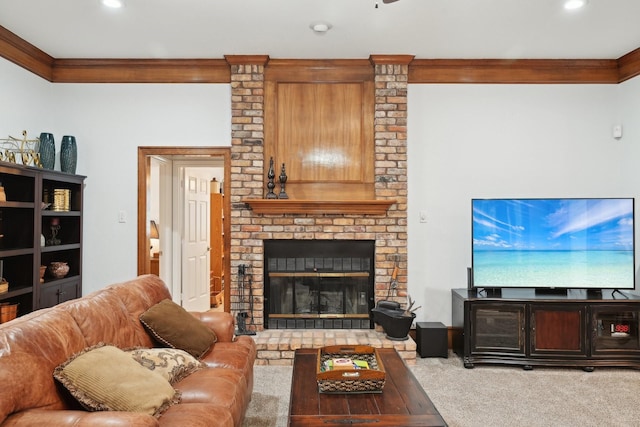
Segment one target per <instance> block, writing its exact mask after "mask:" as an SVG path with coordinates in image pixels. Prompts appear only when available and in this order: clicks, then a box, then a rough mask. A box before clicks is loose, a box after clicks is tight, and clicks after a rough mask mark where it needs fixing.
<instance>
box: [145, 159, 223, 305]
mask: <svg viewBox="0 0 640 427" xmlns="http://www.w3.org/2000/svg"><path fill="white" fill-rule="evenodd" d="M230 163H231V148H230V147H138V274H147V273H152V272H153V273H156V272H158V273H159V276H160V277H161V278H162V279H163V280H164V281H165V282H166V283H167V285H168V286H169V288H170V290H171V293H172V295H173V296H174V300H175V301H176V302H178V301H180V302H182V301H184V298H185V295H184V292H185V286H186V285H185V286H183V275H182V270H183V265H184V259H183V257H184V256H185V253H184V252H185V251H183V242H184V237H185V236H184V234H185V231H184V229H185V228H184V227H183V226H181V225H180V224H183V223H184V224H186V223H187V222H188V218H187V219H185V218H184V217H186V216H188V215H189V213H188V211H187V210H182V212H184V213H183V214H180V212H181V209H182V205H183V204H184V203H185V199H184V198H179V197H177V196H176V194H179V192H178V193H177V192H176V191H173V189H172V188H175V186H176V185H177V184H176V182H178V181H180V179H181V178H180V176H179V175H178V174H179V172H178V171H184V170H186V169H192V168H191V166H193V167H194V168H195V169H200V168H202V169H203V170H209V168H215V169H218V168H219V169H218V170H219V171H220V172H221V174H222V176H223V177H222V179H217V180H216V182H214V183H212V184H213V185H211V186H210V187H213V188H214V189H215V188H217V186H218V185H219V186H220V189H219V190H217V191H219V193H220V194H221V195H224V194H229V191H230V177H231V169H230ZM152 165H153V166H152ZM157 165H160V166H159V169H160V170H161V171H162V172H160V173H158V172H157V169H158V167H157ZM174 165H177V166H174ZM211 178H212V177H211ZM156 181H157V182H156ZM182 185H183V188H184V183H183V184H182ZM186 185H187V189H188V185H189V184H188V183H187V184H186ZM158 186H160V187H161V190H160V191H159V192H158V194H159V198H160V203H159V205H160V207H159V213H158V212H157V208H155V207H154V209H153V210H152V203H155V201H154V199H155V197H156V196H155V195H154V193H153V191H157V190H154V188H156V189H157V187H158ZM183 193H184V191H183ZM213 199H214V197H213V194H212V196H211V200H213ZM217 199H219V205H218V206H221V208H222V214H221V216H222V218H227V219H228V218H230V214H231V204H230V198H229V197H224V196H221V197H217ZM158 215H160V216H163V217H164V219H165V220H164V221H162V222H160V224H158V221H157V216H158ZM216 215H217V213H216V212H214V213H213V216H212V218H215V217H216ZM181 217H182V218H181ZM167 219H170V220H167ZM151 221H154V223H152V222H151ZM177 224H178V225H177ZM219 230H221V231H219V232H221V233H222V238H221V248H220V247H211V243H212V242H209V245H208V247H207V249H206V250H207V251H210V252H211V253H214V252H215V254H216V258H218V257H219V261H220V263H221V265H220V269H221V270H222V271H226V272H229V271H230V257H229V247H230V236H231V228H230V221H228V220H227V221H220V228H219ZM158 234H159V235H160V239H159V241H158V240H157V236H158ZM162 235H164V236H166V238H164V239H163V238H162ZM212 240H213V239H212ZM213 243H214V244H215V242H213ZM212 265H213V264H212ZM204 280H208V283H209V285H210V289H212V290H213V291H212V292H211V293H212V295H213V294H214V292H215V295H214V297H217V298H211V302H213V304H210V305H209V306H213V305H217V306H218V307H217V309H223V310H224V311H227V312H228V311H230V303H229V300H230V298H229V297H228V296H227V297H226V298H224V297H222V296H221V295H224V294H225V292H224V291H225V288H228V286H229V282H230V281H229V279H228V277H227V279H226V280H225V278H224V276H222V278H220V277H215V278H214V276H213V273H211V274H208V275H207V278H206V279H204ZM214 282H215V286H217V287H218V288H217V289H215V286H214V285H213V284H214ZM216 291H221V295H218V293H219V292H216ZM226 294H227V295H228V291H227V292H226Z"/></svg>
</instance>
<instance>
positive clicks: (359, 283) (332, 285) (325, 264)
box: [264, 240, 375, 329]
mask: <svg viewBox="0 0 640 427" xmlns="http://www.w3.org/2000/svg"><path fill="white" fill-rule="evenodd" d="M374 255H375V242H374V241H372V240H265V241H264V259H265V280H264V286H265V289H264V295H265V310H264V316H265V319H264V325H265V327H266V328H268V329H294V328H295V329H371V328H373V321H372V318H371V309H372V308H373V306H374V294H373V288H374V275H375V270H374V259H375V258H374Z"/></svg>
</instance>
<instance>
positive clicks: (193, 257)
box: [182, 167, 211, 311]
mask: <svg viewBox="0 0 640 427" xmlns="http://www.w3.org/2000/svg"><path fill="white" fill-rule="evenodd" d="M210 180H211V174H210V173H208V172H207V171H206V170H203V169H201V168H200V169H199V168H189V167H186V168H184V180H183V182H184V195H185V203H184V216H183V224H184V228H183V233H182V254H183V256H182V306H183V307H184V308H185V309H186V310H188V311H206V310H208V309H209V308H210V307H211V302H210V297H209V294H210V291H209V286H210V284H209V280H210V279H209V270H210V268H209V264H210V250H211V248H210V243H209V227H210V219H209V216H210V212H209V181H210Z"/></svg>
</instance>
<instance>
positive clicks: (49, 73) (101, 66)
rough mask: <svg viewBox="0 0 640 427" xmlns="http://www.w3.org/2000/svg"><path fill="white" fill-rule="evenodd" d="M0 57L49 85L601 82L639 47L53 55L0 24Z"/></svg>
mask: <svg viewBox="0 0 640 427" xmlns="http://www.w3.org/2000/svg"><path fill="white" fill-rule="evenodd" d="M0 56H1V57H3V58H5V59H7V60H8V61H10V62H13V63H14V64H16V65H18V66H20V67H22V68H24V69H26V70H28V71H30V72H32V73H34V74H36V75H37V76H40V77H42V78H43V79H45V80H48V81H50V82H53V83H229V82H230V81H231V71H230V66H231V65H267V63H269V68H271V69H274V70H277V69H281V68H283V67H286V66H294V65H295V66H297V67H303V68H307V69H309V70H315V71H314V72H318V71H320V70H322V69H325V70H326V69H327V68H329V69H335V68H340V67H345V68H350V67H353V66H355V68H358V67H360V68H361V67H362V66H363V63H364V62H369V64H374V65H375V64H400V65H404V64H408V65H409V83H524V84H536V83H564V84H567V83H577V84H587V83H606V84H617V83H621V82H624V81H626V80H629V79H631V78H633V77H636V76H638V75H640V48H638V49H636V50H634V51H632V52H629V53H628V54H626V55H624V56H622V57H620V58H618V59H415V58H414V56H413V55H370V57H369V59H368V60H358V59H353V60H349V59H346V60H330V59H329V60H304V59H302V60H300V59H299V60H295V59H291V60H276V59H270V58H269V56H268V55H225V57H224V59H136V58H122V59H66V58H60V59H56V58H53V57H51V56H50V55H48V54H47V53H46V52H43V51H42V50H40V49H39V48H37V47H36V46H34V45H32V44H30V43H29V42H27V41H25V40H23V39H21V38H20V37H18V36H16V35H15V34H13V33H12V32H11V31H9V30H7V29H6V28H4V27H2V26H0Z"/></svg>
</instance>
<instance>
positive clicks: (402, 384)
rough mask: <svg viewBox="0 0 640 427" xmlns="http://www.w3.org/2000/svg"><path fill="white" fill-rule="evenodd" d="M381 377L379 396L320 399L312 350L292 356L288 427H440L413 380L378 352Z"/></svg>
mask: <svg viewBox="0 0 640 427" xmlns="http://www.w3.org/2000/svg"><path fill="white" fill-rule="evenodd" d="M378 356H379V357H380V359H381V360H382V364H383V365H384V368H385V371H386V382H385V385H384V388H383V389H382V393H362V394H323V393H319V392H318V384H317V382H316V360H317V357H318V350H317V349H299V350H296V354H295V358H294V361H293V381H292V384H291V400H290V404H289V426H290V427H314V426H318V427H320V426H323V427H329V426H340V427H344V426H345V425H354V424H355V425H363V426H366V425H369V424H371V425H372V426H375V427H398V426H407V427H409V426H416V427H417V426H421V427H425V426H446V425H447V423H446V422H445V421H444V419H443V418H442V416H440V413H438V410H437V409H436V408H435V406H434V405H433V403H432V402H431V400H430V399H429V397H428V396H427V393H425V391H424V390H423V389H422V386H420V383H418V380H416V377H414V376H413V373H411V371H410V370H409V369H408V368H407V366H406V365H405V364H404V362H403V360H402V359H401V358H400V356H399V355H398V353H397V352H396V351H395V350H394V349H390V348H384V349H378Z"/></svg>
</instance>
